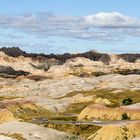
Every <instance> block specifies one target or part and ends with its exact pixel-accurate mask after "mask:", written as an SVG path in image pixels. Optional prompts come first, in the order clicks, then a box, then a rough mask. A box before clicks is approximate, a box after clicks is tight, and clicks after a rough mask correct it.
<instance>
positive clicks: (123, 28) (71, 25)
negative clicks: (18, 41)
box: [0, 12, 140, 41]
mask: <svg viewBox="0 0 140 140" xmlns="http://www.w3.org/2000/svg"><path fill="white" fill-rule="evenodd" d="M0 28H6V29H7V28H9V29H15V30H20V31H23V32H26V33H29V34H34V35H37V36H40V37H43V38H46V37H51V36H57V37H66V38H77V39H87V40H98V41H118V40H121V39H122V36H123V37H125V35H129V36H137V37H140V19H136V18H133V17H129V16H126V15H123V14H120V13H117V12H112V13H106V12H102V13H97V14H94V15H87V16H81V17H74V16H71V17H70V16H60V15H55V14H53V13H36V14H25V15H19V16H10V15H2V14H1V15H0Z"/></svg>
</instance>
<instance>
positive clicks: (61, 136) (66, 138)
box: [0, 121, 80, 140]
mask: <svg viewBox="0 0 140 140" xmlns="http://www.w3.org/2000/svg"><path fill="white" fill-rule="evenodd" d="M13 126H14V127H13ZM11 128H12V129H11ZM0 133H5V134H8V133H10V134H14V133H17V134H21V135H23V137H24V138H25V139H27V140H38V139H39V140H70V139H72V138H73V140H80V138H78V137H74V136H73V135H70V134H66V133H64V132H60V131H57V130H53V129H50V128H45V127H41V126H38V125H36V124H31V123H25V122H16V121H14V122H9V123H3V124H0Z"/></svg>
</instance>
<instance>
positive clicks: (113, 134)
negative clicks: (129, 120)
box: [88, 123, 140, 140]
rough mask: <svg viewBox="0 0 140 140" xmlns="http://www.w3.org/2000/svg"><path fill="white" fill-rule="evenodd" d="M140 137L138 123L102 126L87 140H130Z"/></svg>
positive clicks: (139, 125) (139, 124)
mask: <svg viewBox="0 0 140 140" xmlns="http://www.w3.org/2000/svg"><path fill="white" fill-rule="evenodd" d="M139 136H140V123H136V124H130V125H128V126H104V127H102V128H101V129H100V130H98V131H97V132H96V133H94V134H93V135H91V136H90V137H89V138H88V140H132V139H133V138H135V137H139Z"/></svg>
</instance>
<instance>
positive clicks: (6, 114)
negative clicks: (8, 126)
mask: <svg viewBox="0 0 140 140" xmlns="http://www.w3.org/2000/svg"><path fill="white" fill-rule="evenodd" d="M14 120H16V119H15V117H14V116H13V114H12V113H11V112H10V111H8V110H6V109H1V110H0V123H5V122H9V121H14Z"/></svg>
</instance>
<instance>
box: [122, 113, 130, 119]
mask: <svg viewBox="0 0 140 140" xmlns="http://www.w3.org/2000/svg"><path fill="white" fill-rule="evenodd" d="M122 120H130V117H129V116H128V115H127V113H123V114H122Z"/></svg>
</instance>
